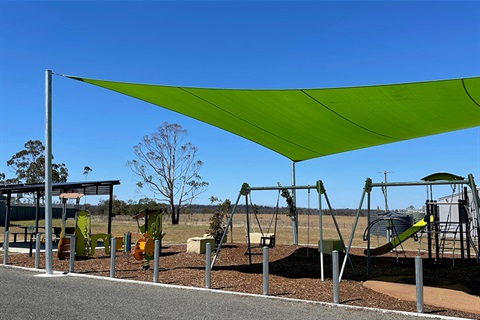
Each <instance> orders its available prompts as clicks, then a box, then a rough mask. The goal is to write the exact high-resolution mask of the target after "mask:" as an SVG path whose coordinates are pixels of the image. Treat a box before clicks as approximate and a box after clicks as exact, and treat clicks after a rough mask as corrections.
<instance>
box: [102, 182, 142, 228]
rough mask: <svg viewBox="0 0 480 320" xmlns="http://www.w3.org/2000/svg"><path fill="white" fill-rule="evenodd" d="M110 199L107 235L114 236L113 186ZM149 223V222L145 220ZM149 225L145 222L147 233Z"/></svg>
mask: <svg viewBox="0 0 480 320" xmlns="http://www.w3.org/2000/svg"><path fill="white" fill-rule="evenodd" d="M109 199H110V201H109V202H108V227H107V229H108V230H107V234H112V216H113V215H112V208H113V186H110V192H109ZM145 219H148V212H147V214H145ZM145 221H147V220H145ZM146 228H147V223H146V222H145V231H147V229H146Z"/></svg>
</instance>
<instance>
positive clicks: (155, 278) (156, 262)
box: [153, 240, 160, 283]
mask: <svg viewBox="0 0 480 320" xmlns="http://www.w3.org/2000/svg"><path fill="white" fill-rule="evenodd" d="M159 262H160V240H155V242H154V250H153V282H155V283H158V265H159Z"/></svg>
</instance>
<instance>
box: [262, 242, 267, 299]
mask: <svg viewBox="0 0 480 320" xmlns="http://www.w3.org/2000/svg"><path fill="white" fill-rule="evenodd" d="M263 295H264V296H267V295H268V247H267V246H265V247H263Z"/></svg>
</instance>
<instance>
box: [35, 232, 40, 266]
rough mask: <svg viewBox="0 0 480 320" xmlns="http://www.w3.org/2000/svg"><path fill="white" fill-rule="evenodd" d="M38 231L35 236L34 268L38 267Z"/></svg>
mask: <svg viewBox="0 0 480 320" xmlns="http://www.w3.org/2000/svg"><path fill="white" fill-rule="evenodd" d="M40 237H41V235H40V233H37V234H36V236H35V269H38V268H39V267H40V245H41V243H40Z"/></svg>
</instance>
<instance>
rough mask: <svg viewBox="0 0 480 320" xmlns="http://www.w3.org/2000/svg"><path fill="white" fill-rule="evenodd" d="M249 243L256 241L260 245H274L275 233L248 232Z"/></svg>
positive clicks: (271, 246)
mask: <svg viewBox="0 0 480 320" xmlns="http://www.w3.org/2000/svg"><path fill="white" fill-rule="evenodd" d="M250 243H258V245H259V246H260V247H265V246H267V247H270V248H273V247H275V233H263V234H262V233H260V232H253V233H250Z"/></svg>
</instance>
